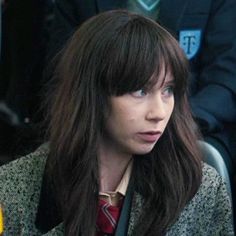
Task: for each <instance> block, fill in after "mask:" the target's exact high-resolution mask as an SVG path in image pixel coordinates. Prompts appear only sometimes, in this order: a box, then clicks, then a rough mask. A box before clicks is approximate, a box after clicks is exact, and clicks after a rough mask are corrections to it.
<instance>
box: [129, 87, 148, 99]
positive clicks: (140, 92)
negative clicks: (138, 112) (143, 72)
mask: <svg viewBox="0 0 236 236" xmlns="http://www.w3.org/2000/svg"><path fill="white" fill-rule="evenodd" d="M131 95H132V96H134V97H137V98H141V97H145V96H146V95H147V91H146V90H145V89H140V90H137V91H135V92H132V93H131Z"/></svg>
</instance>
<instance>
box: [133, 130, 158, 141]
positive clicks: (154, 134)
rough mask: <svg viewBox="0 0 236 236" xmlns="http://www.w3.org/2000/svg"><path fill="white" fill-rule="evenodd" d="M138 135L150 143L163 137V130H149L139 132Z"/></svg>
mask: <svg viewBox="0 0 236 236" xmlns="http://www.w3.org/2000/svg"><path fill="white" fill-rule="evenodd" d="M138 137H139V138H140V139H141V140H142V141H144V142H148V143H153V142H156V141H157V140H158V139H159V138H160V137H161V132H159V131H148V132H140V133H138Z"/></svg>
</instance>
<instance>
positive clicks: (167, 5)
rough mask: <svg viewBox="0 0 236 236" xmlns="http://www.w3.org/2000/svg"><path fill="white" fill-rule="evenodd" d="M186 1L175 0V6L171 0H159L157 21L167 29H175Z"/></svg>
mask: <svg viewBox="0 0 236 236" xmlns="http://www.w3.org/2000/svg"><path fill="white" fill-rule="evenodd" d="M188 3H189V1H188V0H176V1H175V6H174V7H173V1H172V0H163V1H161V3H160V14H159V22H160V23H161V24H162V25H163V26H165V27H167V29H172V32H173V30H174V31H176V30H177V29H178V28H179V24H180V22H181V20H182V17H183V13H184V11H185V9H186V7H187V6H188ZM176 19H178V20H176Z"/></svg>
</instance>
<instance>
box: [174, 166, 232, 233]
mask: <svg viewBox="0 0 236 236" xmlns="http://www.w3.org/2000/svg"><path fill="white" fill-rule="evenodd" d="M232 219H233V218H232V207H231V201H230V198H229V195H228V192H227V189H226V185H225V183H224V181H223V179H222V178H221V176H220V175H219V174H218V173H217V171H216V170H215V169H214V168H212V167H211V166H209V165H207V164H205V163H204V164H203V167H202V182H201V185H200V187H199V189H198V191H197V193H196V194H195V196H194V197H193V198H192V200H191V201H190V202H189V203H188V204H187V205H186V207H185V209H184V210H183V212H182V213H181V215H180V217H179V219H178V221H177V222H176V224H175V225H174V226H173V228H172V230H171V233H173V232H175V233H176V232H178V233H180V235H189V234H188V233H187V232H192V233H193V235H234V234H233V225H232ZM170 235H172V234H170Z"/></svg>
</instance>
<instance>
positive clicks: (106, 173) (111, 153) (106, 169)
mask: <svg viewBox="0 0 236 236" xmlns="http://www.w3.org/2000/svg"><path fill="white" fill-rule="evenodd" d="M131 158H132V156H131V155H129V154H124V153H123V154H122V153H119V152H117V151H115V150H114V149H113V148H112V147H108V146H106V145H103V144H100V148H99V155H98V160H99V176H100V191H101V192H106V191H115V189H116V187H117V186H118V184H119V182H120V181H121V178H122V176H123V174H124V172H125V170H126V168H127V165H128V163H129V161H130V160H131Z"/></svg>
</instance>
